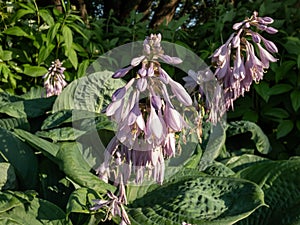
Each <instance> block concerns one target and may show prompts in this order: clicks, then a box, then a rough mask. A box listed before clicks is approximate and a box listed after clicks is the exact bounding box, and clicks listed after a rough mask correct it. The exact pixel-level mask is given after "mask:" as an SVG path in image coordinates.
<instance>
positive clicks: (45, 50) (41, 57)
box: [38, 43, 55, 64]
mask: <svg viewBox="0 0 300 225" xmlns="http://www.w3.org/2000/svg"><path fill="white" fill-rule="evenodd" d="M54 48H55V45H54V44H52V43H48V44H47V46H42V47H41V48H40V50H39V54H38V64H41V63H42V62H44V61H45V60H46V59H47V58H48V56H49V55H50V54H51V53H52V52H53V49H54Z"/></svg>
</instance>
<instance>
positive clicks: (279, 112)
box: [264, 108, 289, 119]
mask: <svg viewBox="0 0 300 225" xmlns="http://www.w3.org/2000/svg"><path fill="white" fill-rule="evenodd" d="M264 115H266V116H270V117H274V118H278V119H284V118H287V117H289V113H288V112H287V111H286V110H284V109H282V108H271V109H268V110H267V111H265V112H264Z"/></svg>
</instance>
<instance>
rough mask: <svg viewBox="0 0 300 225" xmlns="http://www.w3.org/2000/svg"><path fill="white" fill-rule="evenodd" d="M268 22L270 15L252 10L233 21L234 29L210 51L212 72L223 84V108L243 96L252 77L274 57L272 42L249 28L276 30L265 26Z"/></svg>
mask: <svg viewBox="0 0 300 225" xmlns="http://www.w3.org/2000/svg"><path fill="white" fill-rule="evenodd" d="M271 23H273V19H272V18H270V17H259V16H258V13H257V12H254V13H253V15H252V16H251V17H250V18H246V19H245V20H244V21H242V22H239V23H236V24H234V25H233V29H234V30H236V32H235V33H233V34H231V35H230V37H229V39H228V40H227V41H226V43H225V44H223V45H222V46H221V47H220V48H218V49H217V50H216V51H215V52H214V53H213V55H212V63H213V65H214V66H215V68H216V70H215V76H216V78H217V79H218V81H219V82H220V83H221V84H222V85H223V90H224V98H225V102H224V104H225V106H226V109H227V110H228V109H229V108H230V107H231V108H233V102H234V100H236V99H237V98H238V97H240V96H243V95H244V92H245V91H249V89H250V85H251V83H252V80H254V81H256V82H258V81H259V80H261V79H262V78H263V73H264V71H265V70H266V69H268V68H269V63H270V62H276V61H277V59H276V58H275V57H274V56H273V55H272V53H277V52H278V49H277V47H276V45H275V44H274V43H273V42H272V41H269V40H267V39H265V38H264V37H263V36H262V35H261V34H259V33H258V32H257V31H255V30H253V28H256V29H258V30H260V31H266V32H267V33H269V34H274V33H276V32H277V30H276V29H275V28H273V27H269V25H270V24H271ZM248 36H250V37H251V39H250V40H248V39H247V37H248ZM250 42H253V44H252V43H250ZM262 44H263V45H262ZM253 45H256V46H257V50H258V52H259V56H257V55H256V53H255V51H254V47H253Z"/></svg>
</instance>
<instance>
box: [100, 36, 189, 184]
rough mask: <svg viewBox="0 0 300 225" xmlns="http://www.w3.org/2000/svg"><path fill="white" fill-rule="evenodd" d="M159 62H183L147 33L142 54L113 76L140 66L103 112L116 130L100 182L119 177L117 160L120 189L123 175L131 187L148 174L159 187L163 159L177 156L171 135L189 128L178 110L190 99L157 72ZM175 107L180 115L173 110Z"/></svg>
mask: <svg viewBox="0 0 300 225" xmlns="http://www.w3.org/2000/svg"><path fill="white" fill-rule="evenodd" d="M159 59H160V60H162V61H163V62H165V63H168V64H178V63H181V62H182V60H181V59H179V58H178V57H171V56H169V55H166V54H165V53H164V51H163V48H162V46H161V35H160V34H157V35H153V34H151V35H150V36H148V37H146V39H145V40H144V42H143V54H142V55H141V56H138V57H136V58H133V59H132V60H131V64H130V66H128V67H126V68H123V69H119V70H117V71H116V72H115V73H114V74H113V76H112V77H113V78H115V79H117V78H122V77H124V76H126V75H127V74H128V72H129V71H130V70H131V69H132V68H134V67H138V66H140V68H138V70H137V73H136V75H135V76H134V77H133V78H131V79H130V80H129V82H128V83H127V84H125V85H124V86H123V87H121V88H119V89H117V90H116V91H115V92H114V93H113V95H112V102H111V103H110V104H109V105H108V106H107V108H106V110H105V113H106V115H107V116H108V117H109V118H110V119H111V120H113V121H115V122H116V123H117V131H116V135H115V138H114V139H113V140H112V143H111V144H109V145H108V146H107V149H106V152H107V153H109V154H110V155H111V157H106V158H105V161H104V162H103V163H102V165H100V166H99V168H98V170H97V171H98V172H99V177H101V178H102V179H103V180H106V181H107V180H108V179H117V177H118V176H120V175H116V177H114V178H113V177H112V176H111V174H116V173H117V172H116V171H120V169H116V168H114V166H115V165H116V162H115V161H116V160H118V162H122V163H121V164H122V165H119V166H121V167H123V166H124V165H125V164H126V165H127V166H126V168H125V167H124V168H125V171H126V174H122V176H123V177H124V183H125V184H126V183H127V182H128V179H129V178H130V174H127V173H128V172H130V173H131V172H133V173H134V174H135V176H136V177H135V178H136V179H135V181H136V182H141V181H142V180H143V179H144V177H145V174H146V173H148V175H150V174H152V176H153V178H154V180H155V181H157V182H158V183H162V181H163V174H164V171H163V169H164V165H163V164H164V159H165V158H170V157H174V156H175V155H176V148H175V146H176V139H175V135H174V133H175V132H181V131H183V130H184V129H186V128H187V127H188V126H187V123H186V122H185V121H184V120H185V119H184V115H183V109H184V108H185V107H189V106H191V105H192V99H191V97H190V95H189V94H188V93H187V91H186V90H185V89H184V87H182V86H181V84H180V83H178V82H176V81H174V80H173V79H172V78H171V77H170V76H169V75H168V73H167V72H166V71H165V70H164V69H163V68H162V67H161V65H160V63H159V61H158V60H159ZM175 102H176V104H173V103H175ZM180 105H182V108H183V109H182V110H178V108H177V107H178V106H180ZM116 149H117V150H116ZM119 153H120V155H117V154H119ZM124 168H123V169H124ZM112 171H114V172H112ZM117 174H118V173H117ZM109 176H110V177H109Z"/></svg>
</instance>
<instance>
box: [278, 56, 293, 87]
mask: <svg viewBox="0 0 300 225" xmlns="http://www.w3.org/2000/svg"><path fill="white" fill-rule="evenodd" d="M295 64H296V62H295V61H294V60H287V61H284V62H282V64H281V65H280V66H279V67H278V68H276V70H275V81H276V82H278V81H280V80H282V79H284V78H285V77H287V76H288V74H289V71H290V70H291V69H292V68H293V67H294V66H295Z"/></svg>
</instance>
